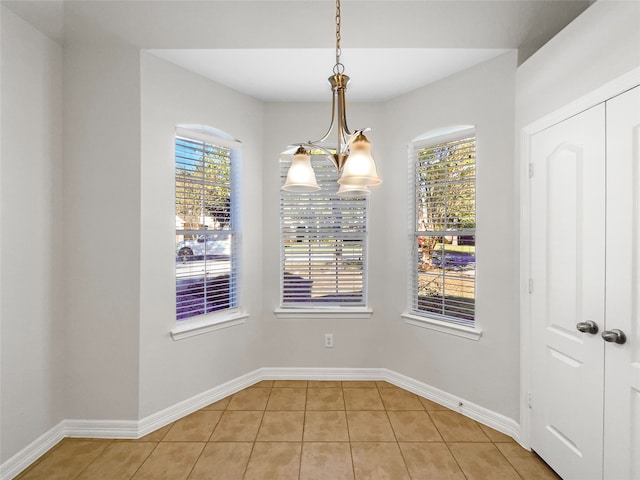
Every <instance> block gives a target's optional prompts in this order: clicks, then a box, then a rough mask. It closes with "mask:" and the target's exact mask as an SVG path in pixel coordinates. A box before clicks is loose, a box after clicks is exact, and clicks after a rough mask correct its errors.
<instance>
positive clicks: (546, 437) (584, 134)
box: [530, 105, 605, 480]
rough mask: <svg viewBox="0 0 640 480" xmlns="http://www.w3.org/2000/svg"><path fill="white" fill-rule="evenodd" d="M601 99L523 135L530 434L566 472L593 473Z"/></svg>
mask: <svg viewBox="0 0 640 480" xmlns="http://www.w3.org/2000/svg"><path fill="white" fill-rule="evenodd" d="M604 121H605V115H604V105H599V106H597V107H594V108H592V109H590V110H588V111H586V112H583V113H581V114H579V115H576V116H575V117H572V118H570V119H568V120H566V121H564V122H561V123H560V124H557V125H555V126H553V127H551V128H549V129H547V130H544V131H542V132H540V133H538V134H536V135H534V136H533V137H532V143H531V158H532V163H533V176H532V178H531V184H530V185H531V189H530V192H531V199H530V205H531V242H530V244H531V265H530V271H531V278H532V282H533V292H532V295H531V321H532V325H531V332H532V341H533V343H532V345H533V347H532V360H533V369H532V370H533V371H532V378H531V383H532V399H531V405H532V406H531V413H532V417H531V418H532V438H531V444H532V447H533V449H534V450H536V451H537V452H538V453H539V454H540V455H541V456H542V458H544V459H545V461H546V462H547V463H549V465H551V467H552V468H554V469H555V470H556V471H557V472H558V473H559V474H560V475H561V476H562V477H563V478H564V479H565V480H572V479H576V480H578V479H579V480H588V479H601V478H602V448H603V445H602V438H603V434H602V430H603V426H602V417H603V414H602V412H603V378H604V377H603V376H604V362H603V354H604V342H603V340H602V339H601V338H600V335H599V334H598V335H592V334H589V333H581V332H579V331H577V329H576V324H577V323H578V322H584V321H587V320H591V321H594V322H596V323H597V324H598V325H600V326H601V328H602V326H603V324H604V278H605V276H604V275H605V264H604V260H605V255H604V251H605V250H604V249H605V211H604V209H605V183H604V181H603V179H604V176H605V163H604V162H605V141H604V131H605V130H604Z"/></svg>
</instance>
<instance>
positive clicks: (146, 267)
mask: <svg viewBox="0 0 640 480" xmlns="http://www.w3.org/2000/svg"><path fill="white" fill-rule="evenodd" d="M141 92H142V99H141V100H142V103H141V105H142V109H141V110H142V118H141V121H142V177H141V271H140V417H141V418H142V417H145V416H146V415H149V414H152V413H155V412H157V411H159V410H161V409H163V408H166V407H168V406H171V405H173V404H175V403H177V402H179V401H182V400H185V399H188V398H190V397H192V396H194V395H196V394H199V393H202V392H204V391H206V390H208V389H210V388H213V387H215V386H218V385H220V384H222V383H224V382H226V381H228V380H231V379H234V378H237V377H239V376H241V375H243V374H245V373H248V372H250V371H253V370H255V369H256V368H259V367H260V366H262V364H261V362H260V360H259V357H258V355H257V350H256V345H257V343H258V336H259V334H260V331H261V328H262V318H261V313H262V312H261V305H262V289H263V288H262V282H261V279H262V257H261V253H262V251H261V247H262V237H263V235H262V216H261V212H262V170H263V159H262V122H263V114H262V103H261V102H259V101H257V100H255V99H252V98H250V97H247V96H245V95H242V94H240V93H237V92H235V91H233V90H231V89H229V88H226V87H222V86H220V85H218V84H216V83H214V82H211V81H210V80H207V79H205V78H203V77H200V76H198V75H195V74H192V73H190V72H187V71H186V70H183V69H181V68H179V67H176V66H175V65H173V64H171V63H168V62H166V61H164V60H161V59H159V58H157V57H154V56H153V55H151V54H148V53H144V52H143V53H142V55H141ZM180 124H195V125H204V126H208V127H213V128H216V129H218V130H222V131H224V132H226V133H228V134H230V135H232V136H233V137H234V138H236V139H238V140H240V141H241V142H242V175H241V191H242V195H241V204H242V221H241V223H242V226H241V228H242V234H241V238H242V252H241V259H242V265H241V268H242V270H241V274H240V278H241V282H242V283H241V285H240V288H241V295H242V309H243V310H244V311H245V312H246V313H249V315H250V316H249V318H248V320H247V321H246V323H245V324H243V325H240V326H234V327H230V328H225V329H223V330H218V331H215V332H211V333H207V334H204V335H199V336H195V337H190V338H186V339H182V340H179V341H174V340H172V339H171V337H170V336H169V331H170V330H171V329H172V328H173V327H174V326H175V324H176V320H175V311H176V303H175V243H174V238H175V237H174V236H175V216H174V212H175V203H174V190H175V184H174V178H175V177H174V171H175V156H174V152H175V147H174V135H175V127H176V125H180ZM185 372H188V374H185Z"/></svg>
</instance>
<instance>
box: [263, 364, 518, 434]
mask: <svg viewBox="0 0 640 480" xmlns="http://www.w3.org/2000/svg"><path fill="white" fill-rule="evenodd" d="M258 372H260V374H261V375H260V376H261V379H262V380H385V381H387V382H389V383H391V384H393V385H396V386H397V387H400V388H404V389H405V390H408V391H409V392H412V393H415V394H416V395H420V396H421V397H424V398H427V399H429V400H431V401H433V402H436V403H438V404H440V405H442V406H445V407H447V408H449V409H451V410H455V411H456V412H459V413H460V414H462V415H465V416H467V417H469V418H472V419H473V420H476V421H478V422H480V423H482V424H483V425H486V426H488V427H491V428H493V429H494V430H497V431H499V432H501V433H504V434H505V435H508V436H509V437H512V438H513V439H514V440H516V441H518V442H519V438H520V425H519V424H518V422H516V421H515V420H513V419H511V418H509V417H505V416H504V415H501V414H499V413H496V412H494V411H492V410H489V409H487V408H484V407H481V406H480V405H477V404H475V403H473V402H470V401H468V400H465V399H463V398H460V397H456V396H455V395H452V394H450V393H447V392H445V391H443V390H440V389H438V388H435V387H432V386H431V385H427V384H426V383H422V382H419V381H417V380H415V379H413V378H411V377H407V376H405V375H402V374H400V373H397V372H394V371H392V370H388V369H386V368H261V369H259V370H258Z"/></svg>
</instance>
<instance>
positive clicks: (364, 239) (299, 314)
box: [274, 152, 372, 318]
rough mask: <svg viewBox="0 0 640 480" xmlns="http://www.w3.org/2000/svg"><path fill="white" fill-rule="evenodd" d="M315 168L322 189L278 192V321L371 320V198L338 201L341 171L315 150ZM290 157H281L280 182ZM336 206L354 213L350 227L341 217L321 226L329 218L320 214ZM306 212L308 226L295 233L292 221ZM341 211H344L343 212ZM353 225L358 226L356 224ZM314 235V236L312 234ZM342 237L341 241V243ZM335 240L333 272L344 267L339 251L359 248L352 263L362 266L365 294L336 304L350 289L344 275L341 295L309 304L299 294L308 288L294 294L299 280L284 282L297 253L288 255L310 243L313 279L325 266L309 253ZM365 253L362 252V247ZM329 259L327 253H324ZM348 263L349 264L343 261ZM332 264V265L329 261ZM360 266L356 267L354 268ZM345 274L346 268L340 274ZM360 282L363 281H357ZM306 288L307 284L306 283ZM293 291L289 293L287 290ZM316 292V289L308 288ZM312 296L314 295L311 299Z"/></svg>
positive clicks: (312, 156) (309, 270) (341, 198)
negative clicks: (307, 204)
mask: <svg viewBox="0 0 640 480" xmlns="http://www.w3.org/2000/svg"><path fill="white" fill-rule="evenodd" d="M310 157H311V164H312V166H313V168H314V172H315V173H316V178H317V180H318V184H319V185H321V189H320V191H318V192H313V193H299V192H285V191H282V190H281V191H280V196H279V205H280V215H279V221H280V226H279V233H280V235H279V252H280V264H279V283H280V286H279V306H278V308H276V309H275V311H274V313H275V315H276V316H277V317H278V318H330V317H335V316H336V315H340V316H344V317H350V318H368V317H370V316H371V314H372V310H371V309H370V308H369V307H368V295H367V290H368V288H367V287H368V243H369V242H368V223H369V200H368V197H367V196H362V197H356V198H353V197H339V196H337V195H336V191H337V189H338V187H339V185H338V183H337V178H338V172H337V170H336V168H335V166H334V165H333V163H332V162H331V161H330V160H329V159H328V158H327V156H326V154H322V155H320V154H316V153H315V152H311V155H310ZM291 159H292V155H289V154H283V155H282V156H281V158H280V172H281V173H280V177H281V179H280V180H281V183H282V182H284V179H285V178H286V174H287V170H288V167H289V165H290V163H291ZM300 202H311V203H310V204H311V205H313V208H311V209H309V210H305V208H304V207H300V206H298V205H296V203H300ZM327 202H330V203H329V205H330V206H329V207H326V206H324V207H323V206H321V205H320V204H324V205H326V204H327ZM338 205H343V206H344V208H346V209H347V210H348V211H352V212H355V213H354V216H355V217H356V219H355V221H352V223H350V224H349V223H346V222H348V220H345V219H344V217H343V216H339V217H336V216H330V218H331V221H330V222H329V221H327V222H324V223H323V222H322V219H323V218H326V219H328V218H329V216H327V215H325V216H324V217H323V216H322V213H321V210H322V209H325V210H326V209H327V208H331V209H332V210H333V209H336V208H337V206H338ZM303 210H305V211H304V214H305V215H304V216H306V217H307V219H306V223H300V225H299V226H298V227H303V228H304V230H303V235H296V232H295V231H293V230H292V228H293V226H294V220H293V219H292V217H295V216H303V215H302V211H303ZM285 211H287V212H288V214H287V216H286V217H285V214H284V213H283V212H285ZM341 211H342V208H341ZM360 212H362V217H363V218H362V217H360V216H358V214H359V213H360ZM336 218H340V219H341V220H344V222H345V223H338V224H336ZM354 222H355V223H354ZM310 223H314V225H315V226H314V227H313V228H311V227H310ZM344 226H347V227H349V228H348V230H347V233H343V232H342V228H343V227H344ZM308 232H311V233H308ZM337 239H340V240H337ZM325 241H326V242H332V241H333V242H336V243H334V245H340V247H338V246H334V247H332V248H333V250H332V252H333V253H332V255H334V258H335V268H336V271H337V269H338V268H341V269H342V268H343V267H344V262H343V260H344V258H345V257H343V256H342V255H340V252H344V250H342V248H348V247H350V246H351V245H354V247H353V248H354V251H356V250H358V252H359V254H360V255H358V256H357V257H354V258H357V260H356V261H355V262H352V263H356V265H360V266H361V272H362V273H361V277H360V278H361V282H362V287H361V288H362V290H361V292H362V293H361V300H360V301H352V302H343V301H341V300H338V298H339V296H340V295H344V294H345V290H340V288H341V287H344V285H348V283H347V282H348V280H346V279H347V278H348V274H347V275H344V276H340V279H339V280H337V281H338V282H345V283H341V284H340V287H338V289H337V291H334V292H333V295H335V297H334V298H333V299H331V298H329V299H327V297H330V296H331V293H328V295H327V296H325V297H318V298H325V300H316V301H313V300H312V301H305V300H304V298H306V297H304V296H303V295H305V294H306V291H305V292H302V293H301V290H305V289H304V288H302V289H300V290H298V291H296V285H295V284H294V283H295V281H291V280H290V281H289V282H287V280H286V275H287V274H289V272H288V270H289V269H288V268H287V264H289V265H291V263H292V258H293V254H291V252H290V250H289V252H287V246H289V249H291V245H292V244H294V243H301V244H305V243H306V242H308V243H307V244H308V245H309V250H308V252H309V253H308V258H309V259H308V263H309V267H308V274H307V275H308V276H309V277H312V276H313V275H318V273H317V272H318V270H319V269H320V268H321V267H320V266H319V265H320V263H322V262H321V260H320V258H319V254H318V256H316V255H312V254H311V249H312V248H313V246H316V247H318V244H319V243H321V242H325ZM360 248H361V249H362V250H359V249H360ZM324 255H326V254H324ZM345 262H346V260H345ZM327 263H329V262H327ZM332 268H333V267H332ZM356 268H357V267H356ZM341 272H343V270H341ZM289 275H295V276H297V275H299V273H291V274H289ZM305 281H308V279H306V278H300V282H305ZM356 281H357V282H359V280H356ZM325 286H326V285H325V284H324V283H320V287H319V288H322V287H325ZM303 287H304V285H303ZM287 288H289V290H287ZM309 288H312V287H309ZM308 293H309V295H311V290H309V292H308ZM286 295H288V296H289V298H291V297H294V298H296V297H295V296H296V295H299V296H298V297H297V300H295V299H294V300H289V301H286ZM309 298H311V297H309Z"/></svg>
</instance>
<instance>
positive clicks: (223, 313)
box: [170, 126, 248, 340]
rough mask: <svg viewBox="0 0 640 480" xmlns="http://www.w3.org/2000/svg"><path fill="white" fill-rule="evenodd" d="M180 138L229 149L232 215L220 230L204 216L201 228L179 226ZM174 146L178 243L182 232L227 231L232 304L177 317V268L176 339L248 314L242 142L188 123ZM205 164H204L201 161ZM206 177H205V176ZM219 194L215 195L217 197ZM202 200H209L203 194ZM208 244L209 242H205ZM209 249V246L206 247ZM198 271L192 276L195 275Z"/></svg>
mask: <svg viewBox="0 0 640 480" xmlns="http://www.w3.org/2000/svg"><path fill="white" fill-rule="evenodd" d="M179 139H184V140H185V141H188V142H193V143H194V144H198V143H200V144H203V148H205V147H204V146H206V145H209V146H213V147H214V148H215V147H217V148H224V149H228V150H229V153H228V155H229V181H228V183H224V184H223V187H225V188H229V189H230V196H229V207H228V208H229V212H228V215H229V219H228V229H225V228H224V226H223V227H222V228H218V229H217V230H208V229H207V227H206V221H205V219H204V217H203V219H202V222H201V228H188V229H185V228H184V226H183V228H179V226H178V223H177V222H178V210H177V198H178V190H177V189H178V181H179V180H178V176H177V170H178V163H177V160H178V142H179ZM173 147H174V161H173V168H174V182H173V183H174V202H173V205H174V214H175V216H176V227H175V229H174V232H175V235H176V244H177V237H178V236H180V235H181V234H183V235H184V234H188V235H193V234H194V232H195V234H198V232H199V233H200V235H204V236H205V239H206V238H207V236H208V235H211V234H212V232H213V234H214V235H228V236H229V243H230V246H229V267H228V268H229V285H228V289H227V290H228V301H229V304H230V306H229V307H227V308H222V309H216V310H214V311H209V312H206V311H205V312H204V313H200V314H196V315H192V316H188V317H184V318H178V317H179V314H178V296H179V291H178V288H179V287H178V269H177V268H176V269H174V282H175V288H174V292H175V301H176V308H175V310H174V319H175V320H174V321H175V327H174V328H173V329H172V330H171V332H170V333H171V336H172V338H173V339H174V340H180V339H183V338H188V337H192V336H194V335H199V334H202V333H207V332H211V331H215V330H219V329H221V328H227V327H230V326H234V325H239V324H242V323H244V322H245V320H246V318H248V315H247V314H245V313H243V312H242V309H241V305H242V303H241V301H242V297H241V288H240V264H241V262H240V260H241V257H240V252H241V229H240V227H241V225H240V218H241V217H240V185H239V181H240V168H241V159H242V144H241V142H239V141H237V140H234V139H233V138H231V137H230V136H229V135H227V134H225V133H224V132H220V131H218V130H216V129H213V128H209V127H201V126H189V127H176V130H175V135H174V139H173ZM202 166H203V167H204V164H203V165H202ZM203 181H204V179H203ZM217 198H218V197H216V199H217ZM202 201H203V202H204V201H206V199H205V198H204V197H203V199H202ZM205 244H206V242H205ZM205 252H206V247H205ZM174 254H175V259H176V267H177V266H178V261H179V260H178V254H177V248H174ZM202 260H203V262H204V265H205V270H206V265H207V261H208V256H207V255H206V254H205V255H204V256H203V259H202ZM214 274H215V270H214ZM196 276H197V274H196V275H194V276H193V278H196ZM186 278H191V276H187V277H186ZM201 300H202V303H203V305H204V307H205V310H206V305H207V301H208V298H207V294H206V293H203V294H202V298H201Z"/></svg>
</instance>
